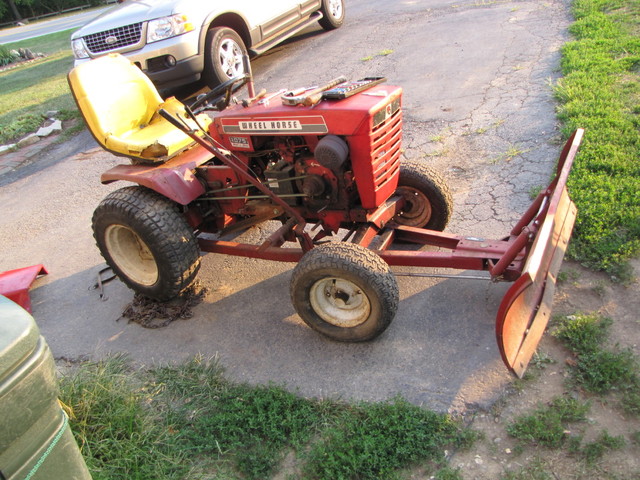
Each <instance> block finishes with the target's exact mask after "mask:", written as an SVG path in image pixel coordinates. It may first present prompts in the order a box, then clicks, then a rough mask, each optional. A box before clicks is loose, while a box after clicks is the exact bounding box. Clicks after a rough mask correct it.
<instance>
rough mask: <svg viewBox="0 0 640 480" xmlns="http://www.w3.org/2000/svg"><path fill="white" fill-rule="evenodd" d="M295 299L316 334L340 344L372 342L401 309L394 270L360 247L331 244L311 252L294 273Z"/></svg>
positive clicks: (298, 309) (299, 310)
mask: <svg viewBox="0 0 640 480" xmlns="http://www.w3.org/2000/svg"><path fill="white" fill-rule="evenodd" d="M290 291H291V300H292V302H293V306H294V307H295V309H296V311H297V312H298V314H299V315H300V317H301V318H302V320H304V322H305V323H306V324H307V325H309V326H310V327H311V328H313V329H314V330H317V331H318V332H320V333H323V334H324V335H326V336H328V337H330V338H332V339H334V340H339V341H344V342H362V341H366V340H371V339H373V338H375V337H377V336H378V335H380V334H381V333H382V332H384V331H385V330H386V328H387V327H388V326H389V324H390V323H391V321H392V320H393V317H394V316H395V314H396V310H397V308H398V301H399V294H398V284H397V282H396V279H395V277H394V276H393V273H391V271H390V269H389V266H388V265H387V264H386V263H385V262H384V260H382V259H381V258H380V257H379V256H378V255H376V254H375V253H373V252H372V251H370V250H368V249H366V248H364V247H361V246H360V245H354V244H347V243H328V244H325V245H321V246H319V247H316V248H314V249H313V250H311V251H309V252H307V253H306V254H305V255H304V257H302V260H301V261H300V262H299V263H298V265H297V266H296V268H295V269H294V271H293V276H292V278H291V290H290Z"/></svg>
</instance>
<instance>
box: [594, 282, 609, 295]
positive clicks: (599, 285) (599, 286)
mask: <svg viewBox="0 0 640 480" xmlns="http://www.w3.org/2000/svg"><path fill="white" fill-rule="evenodd" d="M592 290H593V293H595V294H596V295H597V296H598V297H600V298H604V297H605V296H606V294H607V284H606V282H605V281H604V280H598V281H597V282H596V284H595V285H594V286H593V287H592Z"/></svg>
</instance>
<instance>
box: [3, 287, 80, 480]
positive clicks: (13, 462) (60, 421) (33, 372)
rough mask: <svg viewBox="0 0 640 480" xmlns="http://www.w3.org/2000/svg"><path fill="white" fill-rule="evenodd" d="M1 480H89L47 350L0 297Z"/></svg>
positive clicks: (27, 319) (31, 325)
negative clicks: (60, 398) (59, 395)
mask: <svg viewBox="0 0 640 480" xmlns="http://www.w3.org/2000/svg"><path fill="white" fill-rule="evenodd" d="M0 479H1V480H91V475H90V474H89V471H88V470H87V466H86V464H85V462H84V459H83V458H82V455H81V454H80V450H79V449H78V444H77V443H76V441H75V439H74V437H73V434H72V433H71V430H70V429H69V424H68V421H67V417H66V415H65V413H64V412H63V410H62V408H61V407H60V404H59V403H58V382H57V378H56V371H55V364H54V360H53V356H52V355H51V351H50V350H49V347H48V345H47V343H46V342H45V340H44V338H43V337H42V336H41V335H40V331H39V330H38V327H37V326H36V323H35V322H34V320H33V317H31V315H29V314H28V313H27V312H26V311H25V310H24V309H23V308H22V307H20V306H18V305H17V304H15V303H13V302H12V301H11V300H9V299H7V298H5V297H3V296H1V295H0Z"/></svg>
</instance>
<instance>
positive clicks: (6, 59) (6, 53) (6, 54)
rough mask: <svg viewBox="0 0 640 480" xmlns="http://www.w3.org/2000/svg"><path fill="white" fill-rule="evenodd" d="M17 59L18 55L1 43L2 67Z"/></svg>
mask: <svg viewBox="0 0 640 480" xmlns="http://www.w3.org/2000/svg"><path fill="white" fill-rule="evenodd" d="M15 61H16V56H15V55H14V54H12V53H11V51H10V50H9V49H8V48H7V47H5V46H4V45H0V67H4V66H5V65H9V64H10V63H13V62H15Z"/></svg>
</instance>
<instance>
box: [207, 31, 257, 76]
mask: <svg viewBox="0 0 640 480" xmlns="http://www.w3.org/2000/svg"><path fill="white" fill-rule="evenodd" d="M205 48H206V50H205V62H204V72H203V80H204V82H205V83H206V84H207V86H208V87H209V88H215V87H217V86H218V85H220V84H221V83H223V82H226V81H227V80H229V79H230V78H233V77H237V76H239V75H242V74H244V73H246V72H245V71H244V65H243V63H242V57H243V56H244V55H246V54H247V48H246V47H245V46H244V42H243V41H242V39H241V38H240V36H239V35H238V34H237V33H236V32H235V31H233V30H231V29H230V28H227V27H217V28H213V29H211V30H209V32H208V33H207V39H206V44H205Z"/></svg>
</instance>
